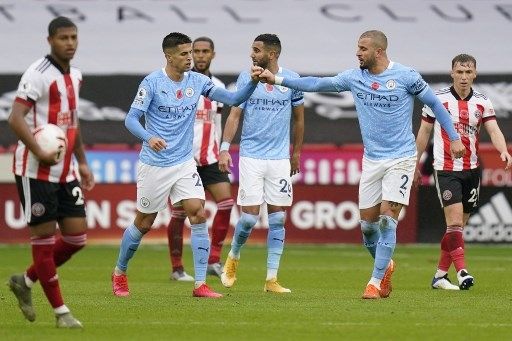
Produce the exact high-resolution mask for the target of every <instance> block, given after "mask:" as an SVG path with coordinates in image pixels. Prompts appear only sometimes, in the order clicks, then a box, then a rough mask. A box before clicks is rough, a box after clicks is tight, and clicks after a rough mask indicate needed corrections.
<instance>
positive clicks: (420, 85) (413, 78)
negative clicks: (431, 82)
mask: <svg viewBox="0 0 512 341" xmlns="http://www.w3.org/2000/svg"><path fill="white" fill-rule="evenodd" d="M404 81H405V87H406V88H407V91H408V92H409V93H410V94H412V95H414V96H417V95H419V94H420V93H422V92H423V91H425V90H426V89H427V88H428V84H427V82H425V81H424V80H423V78H422V77H421V75H420V74H419V73H418V72H417V71H416V70H413V69H409V71H405V77H404Z"/></svg>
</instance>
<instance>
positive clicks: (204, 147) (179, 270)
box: [167, 37, 234, 281]
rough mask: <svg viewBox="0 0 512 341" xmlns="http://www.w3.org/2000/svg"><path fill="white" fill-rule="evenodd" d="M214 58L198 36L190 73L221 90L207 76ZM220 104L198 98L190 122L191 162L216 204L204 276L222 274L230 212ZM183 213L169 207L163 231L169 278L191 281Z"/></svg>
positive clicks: (212, 50)
mask: <svg viewBox="0 0 512 341" xmlns="http://www.w3.org/2000/svg"><path fill="white" fill-rule="evenodd" d="M214 57H215V47H214V43H213V41H212V40H211V39H210V38H208V37H199V38H197V39H195V40H194V42H193V45H192V59H193V61H194V68H193V69H192V71H195V72H199V73H202V74H204V75H206V76H208V77H210V78H211V80H212V82H213V83H214V84H215V85H216V86H220V87H223V88H225V85H224V83H222V82H221V81H220V80H219V79H218V78H216V77H215V76H213V75H212V74H211V73H210V64H211V61H212V59H213V58H214ZM222 106H223V104H222V103H220V102H216V101H212V100H210V99H209V98H206V97H204V96H201V97H200V99H199V102H198V104H197V112H196V120H195V122H194V159H195V161H196V164H197V171H198V173H199V175H200V176H201V181H202V183H203V186H204V187H205V189H206V190H208V192H210V194H211V195H212V197H213V200H215V202H216V203H217V213H216V214H215V218H214V219H213V224H212V243H211V250H210V256H209V258H208V268H207V273H208V274H210V275H215V276H219V277H220V274H221V273H222V265H221V263H220V256H221V252H222V244H223V243H224V239H225V238H226V235H227V233H228V229H229V220H230V217H231V209H232V208H233V204H234V200H233V198H232V196H231V183H230V181H229V177H228V175H227V173H223V172H221V171H220V170H219V165H218V160H219V159H218V158H219V143H220V137H221V131H222V126H221V124H222V122H221V110H222ZM185 218H186V214H185V211H184V210H183V208H182V207H179V206H173V208H172V215H171V221H170V222H169V227H168V229H167V237H168V241H169V253H170V258H171V264H172V273H171V279H174V280H178V281H193V280H194V278H193V277H192V276H190V275H188V274H187V273H186V272H185V270H184V268H183V262H182V250H183V225H184V222H185Z"/></svg>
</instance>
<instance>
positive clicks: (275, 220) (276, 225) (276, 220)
mask: <svg viewBox="0 0 512 341" xmlns="http://www.w3.org/2000/svg"><path fill="white" fill-rule="evenodd" d="M285 219H286V214H285V212H284V211H280V212H274V213H270V214H269V215H268V226H269V229H271V230H273V229H274V230H279V229H282V228H283V227H284V222H285Z"/></svg>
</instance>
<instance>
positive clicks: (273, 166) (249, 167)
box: [237, 157, 293, 206]
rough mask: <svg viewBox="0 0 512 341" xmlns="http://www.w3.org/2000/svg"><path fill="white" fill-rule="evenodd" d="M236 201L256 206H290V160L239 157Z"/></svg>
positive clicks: (291, 195)
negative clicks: (265, 204) (264, 203)
mask: <svg viewBox="0 0 512 341" xmlns="http://www.w3.org/2000/svg"><path fill="white" fill-rule="evenodd" d="M238 168H239V172H240V174H239V187H238V197H237V203H238V205H241V206H257V205H261V204H263V202H266V203H267V204H270V205H274V206H291V205H292V201H293V189H292V179H291V177H290V160H289V159H282V160H260V159H252V158H249V157H240V160H239V164H238Z"/></svg>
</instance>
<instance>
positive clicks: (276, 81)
mask: <svg viewBox="0 0 512 341" xmlns="http://www.w3.org/2000/svg"><path fill="white" fill-rule="evenodd" d="M283 80H284V77H279V76H275V77H274V84H275V85H281V84H283Z"/></svg>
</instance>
